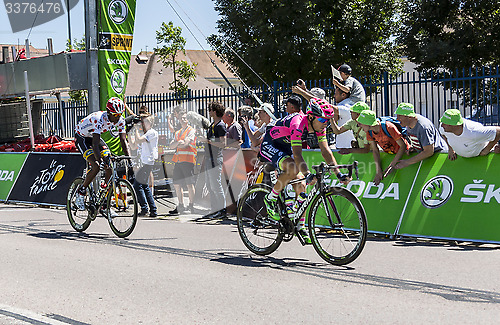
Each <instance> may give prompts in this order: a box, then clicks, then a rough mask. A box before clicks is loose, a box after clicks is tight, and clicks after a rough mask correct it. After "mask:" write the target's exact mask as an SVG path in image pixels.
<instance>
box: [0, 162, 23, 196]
mask: <svg viewBox="0 0 500 325" xmlns="http://www.w3.org/2000/svg"><path fill="white" fill-rule="evenodd" d="M27 156H28V154H27V153H0V201H6V200H7V196H8V195H9V192H10V190H11V189H12V186H13V185H14V183H15V182H16V179H17V177H18V176H19V172H20V171H21V169H22V167H23V164H24V161H25V160H26V157H27Z"/></svg>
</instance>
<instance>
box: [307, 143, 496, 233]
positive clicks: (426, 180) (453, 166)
mask: <svg viewBox="0 0 500 325" xmlns="http://www.w3.org/2000/svg"><path fill="white" fill-rule="evenodd" d="M447 156H448V155H447V154H435V155H434V156H432V157H430V158H428V159H426V160H424V161H422V162H420V163H417V164H414V165H411V166H408V167H406V168H403V169H401V170H397V171H396V172H394V173H392V174H390V175H389V176H388V177H387V178H385V179H383V180H382V182H381V183H380V184H378V185H375V184H374V183H373V179H374V177H375V171H376V169H375V163H374V161H373V156H372V154H371V153H370V154H350V155H339V154H337V153H335V157H336V159H337V162H338V163H339V164H349V163H352V162H353V161H354V160H357V161H358V162H359V180H356V179H354V180H353V181H351V182H350V183H349V184H348V185H347V188H348V189H350V190H351V191H352V192H353V193H354V194H355V195H356V196H357V197H358V198H359V199H360V200H361V202H362V203H363V206H364V208H365V211H366V215H367V219H368V229H369V231H371V232H375V233H383V234H391V235H392V234H394V235H406V236H415V237H427V238H443V239H457V240H470V241H483V242H500V217H499V214H498V208H499V207H500V177H498V171H499V170H500V155H494V154H490V155H488V156H484V157H475V158H462V157H458V158H457V159H456V160H454V161H450V160H449V159H448V158H447ZM304 158H305V159H306V162H307V163H308V165H309V166H311V165H315V164H319V163H320V162H321V161H323V158H322V157H321V153H320V152H319V151H306V152H304ZM393 158H394V156H393V155H388V154H385V153H381V159H382V166H383V167H384V168H385V167H387V166H388V165H389V163H390V162H391V160H392V159H393ZM332 183H333V184H337V180H336V178H335V177H333V178H332Z"/></svg>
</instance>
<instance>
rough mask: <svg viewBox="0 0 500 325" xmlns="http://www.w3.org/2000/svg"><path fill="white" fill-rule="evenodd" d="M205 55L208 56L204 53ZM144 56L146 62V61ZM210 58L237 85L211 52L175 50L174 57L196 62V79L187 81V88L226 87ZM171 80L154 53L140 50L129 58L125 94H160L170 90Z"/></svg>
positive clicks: (171, 74)
mask: <svg viewBox="0 0 500 325" xmlns="http://www.w3.org/2000/svg"><path fill="white" fill-rule="evenodd" d="M207 54H208V56H207ZM145 57H147V61H146V60H145ZM211 59H212V60H214V62H215V64H216V65H217V67H218V68H219V69H220V70H221V71H222V73H223V74H224V75H225V76H226V77H227V78H228V79H229V80H230V82H231V83H233V84H235V85H239V81H238V79H237V78H236V76H235V75H234V74H233V73H231V72H230V71H229V70H228V69H227V67H226V65H225V64H224V63H222V61H221V60H220V59H219V58H218V57H217V56H216V55H215V52H214V51H207V53H205V51H199V50H186V54H185V55H184V54H183V53H182V52H179V53H178V58H177V60H185V61H187V62H188V63H189V64H193V63H196V64H197V65H196V68H195V69H196V80H194V81H189V83H188V86H189V88H190V89H193V90H198V89H214V88H220V87H221V86H222V87H224V88H225V87H227V85H226V83H225V81H224V79H223V78H222V76H221V75H220V74H219V72H218V71H217V69H215V68H214V66H213V64H212V62H211ZM172 81H173V71H172V69H171V68H165V67H164V66H163V64H162V63H161V62H158V57H157V56H156V55H154V54H153V52H147V53H146V52H141V53H139V54H138V55H133V56H132V58H131V60H130V71H129V78H128V82H127V89H126V91H125V95H126V96H134V95H144V94H160V93H169V92H172V91H171V90H169V83H170V82H172Z"/></svg>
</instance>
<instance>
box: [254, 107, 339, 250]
mask: <svg viewBox="0 0 500 325" xmlns="http://www.w3.org/2000/svg"><path fill="white" fill-rule="evenodd" d="M322 106H323V107H321V106H320V105H319V104H318V103H317V102H316V101H315V100H311V101H310V102H309V105H308V107H307V112H306V114H302V113H294V114H290V115H288V116H285V117H284V118H282V119H279V120H278V121H276V124H275V125H274V126H272V127H269V128H268V129H267V131H266V135H265V136H264V140H263V141H262V144H261V147H260V153H259V155H260V156H261V158H263V159H264V160H267V161H269V163H271V164H272V165H273V166H274V167H276V168H279V169H281V170H282V171H283V173H282V174H281V175H280V176H279V177H278V180H277V182H276V184H275V185H274V187H273V189H272V190H271V192H270V193H269V195H267V196H266V198H265V199H264V202H265V204H266V209H267V213H268V216H269V217H271V218H273V219H274V220H277V221H279V219H280V215H279V213H278V211H277V207H276V201H277V198H278V196H279V193H280V192H281V191H282V190H283V188H284V187H285V186H286V185H287V184H288V182H290V181H291V180H293V179H295V178H299V177H304V178H305V181H306V183H307V184H309V183H311V182H312V181H313V179H314V177H313V175H312V174H311V173H310V171H309V168H308V166H307V164H306V162H305V161H304V157H303V156H302V140H303V139H305V138H306V137H307V134H308V133H315V134H316V136H317V137H318V143H319V147H320V149H321V154H322V156H323V158H324V159H325V161H326V162H327V163H328V164H335V165H336V164H337V162H336V160H335V158H334V156H333V154H332V151H331V150H330V147H329V146H328V143H327V141H326V136H325V129H326V127H327V126H328V122H329V120H330V118H332V117H333V110H332V109H331V108H330V107H329V106H328V105H322ZM334 172H335V174H336V175H337V177H338V178H339V179H340V180H341V181H342V182H344V183H345V182H349V179H348V177H347V176H346V175H344V174H342V173H340V172H339V170H338V169H335V170H334ZM301 174H302V175H301ZM294 190H295V192H296V193H297V201H298V204H301V203H302V202H303V201H304V200H305V198H306V197H307V196H306V194H305V184H304V183H303V182H301V183H297V184H295V185H294ZM300 217H301V219H300V222H299V223H298V226H297V227H298V229H297V230H298V232H299V234H300V235H301V236H302V238H304V240H305V242H306V243H310V239H309V236H308V234H307V229H306V227H305V220H304V218H303V217H302V216H300Z"/></svg>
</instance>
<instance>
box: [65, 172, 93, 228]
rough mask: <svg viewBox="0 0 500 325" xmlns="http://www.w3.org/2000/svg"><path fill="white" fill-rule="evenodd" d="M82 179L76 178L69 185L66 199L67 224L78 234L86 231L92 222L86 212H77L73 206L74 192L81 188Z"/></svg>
mask: <svg viewBox="0 0 500 325" xmlns="http://www.w3.org/2000/svg"><path fill="white" fill-rule="evenodd" d="M82 184H83V178H82V177H77V178H75V180H74V181H73V183H71V186H70V187H69V190H68V196H67V197H66V212H67V213H68V220H69V224H70V225H71V227H73V229H75V230H76V231H78V232H82V231H85V230H87V228H88V227H89V226H90V222H91V221H92V220H91V218H90V216H89V212H88V211H87V210H83V211H82V210H79V209H78V207H77V206H76V204H75V196H76V191H77V190H78V189H79V188H80V187H81V186H82Z"/></svg>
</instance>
